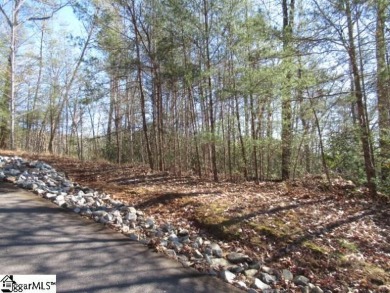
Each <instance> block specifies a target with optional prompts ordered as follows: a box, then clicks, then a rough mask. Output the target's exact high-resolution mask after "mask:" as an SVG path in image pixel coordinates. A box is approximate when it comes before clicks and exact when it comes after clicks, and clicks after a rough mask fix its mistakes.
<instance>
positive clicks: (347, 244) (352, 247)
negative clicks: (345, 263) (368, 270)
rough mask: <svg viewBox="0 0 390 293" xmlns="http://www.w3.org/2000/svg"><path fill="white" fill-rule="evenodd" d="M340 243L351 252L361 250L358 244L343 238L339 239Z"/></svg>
mask: <svg viewBox="0 0 390 293" xmlns="http://www.w3.org/2000/svg"><path fill="white" fill-rule="evenodd" d="M339 244H340V246H341V247H342V248H344V249H346V250H348V251H350V252H358V251H359V250H358V247H357V246H356V244H355V243H353V242H350V241H348V240H345V239H341V240H339Z"/></svg>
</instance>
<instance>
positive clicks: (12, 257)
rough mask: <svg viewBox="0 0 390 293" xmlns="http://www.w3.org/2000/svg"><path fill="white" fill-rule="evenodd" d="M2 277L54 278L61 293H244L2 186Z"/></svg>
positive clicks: (25, 194) (65, 212)
mask: <svg viewBox="0 0 390 293" xmlns="http://www.w3.org/2000/svg"><path fill="white" fill-rule="evenodd" d="M0 268H1V270H0V274H15V275H16V274H55V275H57V292H86V293H90V292H142V293H148V292H150V293H159V292H180V293H187V292H213V293H217V292H236V293H238V292H243V291H241V290H238V289H236V288H235V287H233V286H230V285H229V284H227V283H224V282H222V281H221V280H219V279H217V278H213V277H210V276H205V275H201V274H199V273H198V272H196V271H194V270H190V269H185V268H183V267H182V266H181V265H180V264H179V263H177V262H175V261H172V260H170V259H168V258H166V257H164V256H162V255H159V254H157V253H153V252H152V251H150V250H148V249H147V248H146V247H145V246H143V245H141V244H139V243H136V242H132V241H130V240H129V239H128V238H126V237H125V236H124V235H122V234H120V233H117V232H114V231H112V230H110V229H107V228H105V227H104V226H103V225H100V224H97V223H95V222H93V221H92V220H88V219H84V218H82V217H80V216H78V215H76V214H73V213H72V212H68V211H65V210H63V209H61V208H58V207H57V206H55V205H54V204H52V203H51V202H49V201H46V200H44V199H41V198H39V197H37V196H36V195H34V194H32V193H29V192H27V191H24V190H21V189H18V188H15V187H14V186H13V185H11V184H8V183H4V182H0Z"/></svg>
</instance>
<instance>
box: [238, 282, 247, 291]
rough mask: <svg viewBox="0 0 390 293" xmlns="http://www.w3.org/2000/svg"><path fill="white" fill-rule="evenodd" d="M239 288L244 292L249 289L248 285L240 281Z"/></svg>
mask: <svg viewBox="0 0 390 293" xmlns="http://www.w3.org/2000/svg"><path fill="white" fill-rule="evenodd" d="M237 286H238V287H239V288H241V289H244V290H246V289H248V287H247V285H246V284H245V283H244V282H243V281H238V282H237Z"/></svg>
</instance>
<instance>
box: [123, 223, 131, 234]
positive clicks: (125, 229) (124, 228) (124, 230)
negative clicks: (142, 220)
mask: <svg viewBox="0 0 390 293" xmlns="http://www.w3.org/2000/svg"><path fill="white" fill-rule="evenodd" d="M121 231H122V233H129V231H130V228H129V226H127V225H122V228H121Z"/></svg>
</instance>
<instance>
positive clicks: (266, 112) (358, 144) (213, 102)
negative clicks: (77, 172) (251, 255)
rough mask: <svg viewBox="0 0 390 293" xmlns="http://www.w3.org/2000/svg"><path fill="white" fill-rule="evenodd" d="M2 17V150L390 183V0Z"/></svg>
mask: <svg viewBox="0 0 390 293" xmlns="http://www.w3.org/2000/svg"><path fill="white" fill-rule="evenodd" d="M71 9H72V10H73V12H74V15H75V16H76V17H77V19H78V20H77V25H78V26H77V27H78V28H80V32H78V33H76V32H75V31H74V30H75V27H76V25H75V24H74V23H73V24H72V25H70V26H68V27H66V26H65V25H63V24H62V23H63V22H64V21H66V19H63V18H64V17H65V16H66V15H70V14H72V10H71ZM64 10H67V11H68V14H65V13H63V12H64ZM0 20H1V21H0V54H1V58H0V148H8V149H19V150H26V151H30V152H50V153H53V154H58V155H68V156H77V157H79V158H80V159H82V160H91V159H94V160H97V159H106V160H109V161H113V162H117V163H119V164H122V163H131V164H146V165H148V166H149V167H150V168H151V169H152V170H157V171H169V172H172V173H174V174H177V175H184V174H193V175H196V176H199V177H201V178H213V179H214V180H215V181H218V180H220V179H232V180H254V181H256V182H259V181H262V180H279V179H282V180H287V179H294V178H300V177H303V176H304V175H306V174H326V176H327V177H328V179H329V177H331V176H335V175H341V176H343V177H345V178H349V179H352V180H354V181H355V182H356V183H359V184H365V185H366V186H367V187H368V188H369V190H370V193H371V194H372V195H375V194H376V192H377V190H387V191H388V190H389V188H390V60H389V49H390V42H389V40H390V5H389V1H388V0H307V1H303V0H254V1H252V0H113V1H107V0H91V1H80V2H77V1H71V2H61V0H45V1H42V0H6V1H3V2H2V4H0Z"/></svg>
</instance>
